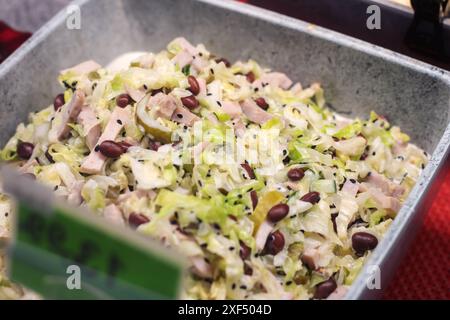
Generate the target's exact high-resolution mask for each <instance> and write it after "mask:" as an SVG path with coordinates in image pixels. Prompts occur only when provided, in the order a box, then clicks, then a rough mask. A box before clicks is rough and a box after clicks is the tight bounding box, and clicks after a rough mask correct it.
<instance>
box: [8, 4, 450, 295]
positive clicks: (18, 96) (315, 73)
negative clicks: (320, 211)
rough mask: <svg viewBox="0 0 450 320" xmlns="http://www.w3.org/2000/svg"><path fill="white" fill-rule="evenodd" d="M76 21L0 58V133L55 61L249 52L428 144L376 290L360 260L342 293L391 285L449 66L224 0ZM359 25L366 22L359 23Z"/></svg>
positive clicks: (437, 125)
mask: <svg viewBox="0 0 450 320" xmlns="http://www.w3.org/2000/svg"><path fill="white" fill-rule="evenodd" d="M74 4H75V5H78V6H80V8H81V29H80V30H70V29H68V28H67V25H66V18H67V12H66V11H65V10H63V11H62V12H60V13H59V14H58V15H57V16H56V17H54V18H53V19H52V20H51V21H50V22H49V23H47V24H46V25H45V26H44V27H43V28H41V29H40V30H39V31H38V32H36V33H35V34H34V36H33V37H32V38H31V39H30V40H29V41H27V42H26V43H25V45H23V46H22V47H21V48H20V49H19V50H18V51H17V52H16V53H15V54H14V55H13V56H11V57H10V58H9V59H8V60H6V61H5V62H4V63H3V64H2V65H1V66H0V93H1V97H2V100H1V108H0V128H1V130H0V142H1V144H4V143H5V142H6V141H7V139H8V137H9V136H11V135H12V134H13V132H14V130H15V128H16V126H17V124H18V123H19V122H22V121H25V120H26V119H27V114H28V113H29V112H31V111H35V110H39V109H41V108H43V107H45V106H47V105H49V104H50V103H51V101H52V99H53V97H54V96H55V95H56V94H57V93H58V92H59V91H60V89H59V88H58V84H57V82H56V80H55V79H56V77H57V74H58V71H59V70H60V69H62V68H65V67H68V66H72V65H74V64H76V63H78V62H80V61H83V60H86V59H90V58H92V59H95V60H96V61H98V62H100V63H107V62H108V61H109V60H111V59H112V58H114V57H116V56H117V55H119V54H121V53H123V52H126V51H131V50H149V51H158V50H161V49H163V48H164V46H165V45H166V44H167V43H168V42H169V41H170V40H172V39H173V38H175V37H177V36H180V35H182V36H184V37H186V38H188V39H189V40H190V41H191V42H193V43H204V44H205V45H206V46H207V48H209V49H211V50H212V51H213V52H216V53H218V54H220V55H221V56H225V57H227V58H228V59H230V60H237V59H247V58H250V57H251V58H253V59H255V60H257V61H259V62H261V63H262V64H263V65H265V66H268V67H271V68H272V69H274V70H281V71H283V72H286V73H287V74H289V76H290V77H291V78H292V79H294V80H298V81H301V82H302V83H304V84H308V83H310V82H313V81H318V82H321V83H322V84H323V86H324V88H325V93H326V97H327V100H328V101H329V102H330V103H331V104H332V105H333V106H334V108H335V109H336V110H338V111H341V112H349V113H350V115H351V116H367V115H368V113H369V112H370V111H371V110H376V111H377V112H379V113H381V114H383V115H386V116H387V117H388V119H389V120H390V121H391V122H392V123H395V124H396V125H399V126H400V127H401V128H402V129H403V130H404V131H406V132H407V133H408V134H409V135H410V136H411V138H412V141H413V142H415V143H416V144H418V145H419V146H420V147H422V148H424V149H425V150H426V151H427V152H428V153H430V154H432V159H431V162H430V164H429V165H428V166H427V168H426V169H425V171H424V173H423V174H422V176H421V177H420V179H419V181H418V183H417V185H416V186H415V187H414V189H413V190H412V192H411V194H410V196H409V198H408V199H407V201H406V203H405V204H404V205H403V207H402V209H401V211H400V212H399V214H398V216H397V218H396V219H395V221H394V223H393V224H392V226H391V227H390V229H389V231H388V232H387V234H386V235H385V237H384V239H383V240H382V241H381V242H380V244H379V245H378V247H377V248H376V250H375V251H374V252H373V253H372V256H371V257H370V259H369V260H368V261H367V264H366V267H365V268H368V267H369V266H371V265H377V266H379V268H380V270H381V290H369V289H368V288H367V286H366V277H365V272H366V269H364V270H363V271H362V272H361V275H360V276H359V278H358V279H357V280H356V281H355V283H354V284H353V286H352V288H351V290H350V291H349V293H348V294H347V298H348V299H362V298H374V297H377V296H378V295H379V294H380V293H381V292H382V290H383V289H384V288H386V286H387V281H388V279H389V277H390V275H391V274H392V272H393V270H394V269H395V267H396V265H397V262H399V260H400V259H401V257H402V253H404V251H405V250H406V248H407V244H408V242H409V241H410V240H411V239H412V238H413V237H414V235H415V230H416V229H417V227H418V225H419V224H420V221H421V218H422V216H423V213H424V212H425V211H424V210H423V208H424V206H426V203H427V200H429V199H430V196H431V195H432V193H433V192H432V190H433V188H435V187H436V185H437V182H438V180H439V179H438V178H439V173H440V172H441V170H442V169H443V166H444V164H445V161H446V158H447V155H448V152H449V143H450V126H449V125H448V123H449V121H448V120H449V103H450V75H449V73H447V72H445V71H443V70H440V69H438V68H435V67H433V66H430V65H427V64H424V63H421V62H419V61H416V60H413V59H410V58H407V57H404V56H402V55H399V54H396V53H394V52H391V51H388V50H385V49H381V48H379V47H376V46H373V45H370V44H368V43H365V42H362V41H359V40H355V39H353V38H349V37H347V36H343V35H341V34H339V33H336V32H332V31H329V30H326V29H323V28H320V27H317V26H313V25H309V24H307V23H304V22H302V21H299V20H295V19H292V18H288V17H286V16H283V15H280V14H276V13H273V12H269V11H266V10H263V9H258V8H256V7H253V6H249V5H243V4H240V3H237V2H234V1H225V0H200V1H195V0H153V1H148V0H122V1H119V0H117V1H110V0H95V1H93V0H91V1H89V0H80V1H75V2H74ZM362 27H363V26H362Z"/></svg>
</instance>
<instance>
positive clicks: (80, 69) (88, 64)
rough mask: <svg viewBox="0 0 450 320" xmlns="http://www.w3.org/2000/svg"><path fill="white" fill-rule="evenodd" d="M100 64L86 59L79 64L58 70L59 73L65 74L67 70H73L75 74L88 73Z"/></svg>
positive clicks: (96, 68)
mask: <svg viewBox="0 0 450 320" xmlns="http://www.w3.org/2000/svg"><path fill="white" fill-rule="evenodd" d="M101 67H102V66H101V65H99V64H98V63H97V62H95V61H93V60H88V61H84V62H82V63H80V64H77V65H76V66H73V67H71V68H69V69H64V70H61V71H60V74H65V73H67V72H73V73H75V74H77V75H79V74H85V73H90V72H92V71H96V70H98V69H100V68H101Z"/></svg>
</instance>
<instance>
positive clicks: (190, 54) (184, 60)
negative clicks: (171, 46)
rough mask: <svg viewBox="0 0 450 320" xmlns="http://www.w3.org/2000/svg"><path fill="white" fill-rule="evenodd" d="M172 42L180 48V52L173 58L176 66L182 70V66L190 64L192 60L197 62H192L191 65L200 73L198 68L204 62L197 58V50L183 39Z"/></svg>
mask: <svg viewBox="0 0 450 320" xmlns="http://www.w3.org/2000/svg"><path fill="white" fill-rule="evenodd" d="M174 42H175V43H177V44H178V45H179V46H180V47H181V48H182V51H181V52H179V53H178V54H177V55H176V56H175V57H174V58H173V61H174V62H176V63H178V65H179V66H180V67H181V68H183V67H184V66H186V65H188V64H191V63H192V62H193V61H194V60H199V61H198V62H197V61H194V63H193V65H194V68H196V69H197V70H198V71H200V70H201V69H198V68H201V67H202V65H203V64H204V63H206V62H202V60H203V59H201V58H200V57H199V56H197V55H198V50H197V49H196V48H195V47H194V46H193V45H192V44H191V43H190V42H189V41H187V40H186V39H185V38H181V37H180V38H176V39H175V40H174ZM194 57H195V59H194Z"/></svg>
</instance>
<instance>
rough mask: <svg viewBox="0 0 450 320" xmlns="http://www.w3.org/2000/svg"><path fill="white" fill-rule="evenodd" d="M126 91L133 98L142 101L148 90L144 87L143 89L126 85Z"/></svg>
mask: <svg viewBox="0 0 450 320" xmlns="http://www.w3.org/2000/svg"><path fill="white" fill-rule="evenodd" d="M125 91H126V92H127V93H128V94H129V96H130V97H131V99H133V100H134V101H136V102H139V101H141V100H142V99H144V97H145V94H146V91H145V89H144V88H141V89H134V88H132V87H130V86H128V85H125Z"/></svg>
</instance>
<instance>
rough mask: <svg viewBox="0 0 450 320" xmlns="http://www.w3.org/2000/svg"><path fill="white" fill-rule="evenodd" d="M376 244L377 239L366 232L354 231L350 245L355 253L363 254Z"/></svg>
mask: <svg viewBox="0 0 450 320" xmlns="http://www.w3.org/2000/svg"><path fill="white" fill-rule="evenodd" d="M377 245H378V239H377V237H375V236H374V235H372V234H370V233H367V232H356V233H354V234H353V236H352V247H353V250H355V252H356V254H358V255H363V254H364V253H365V252H366V251H368V250H373V249H375V248H376V246H377Z"/></svg>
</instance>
